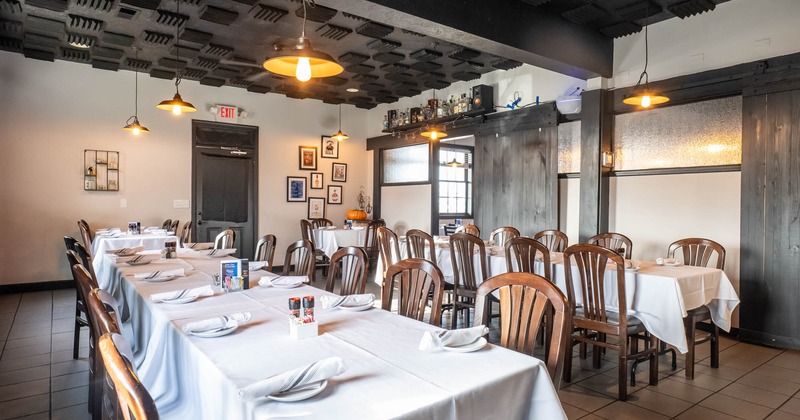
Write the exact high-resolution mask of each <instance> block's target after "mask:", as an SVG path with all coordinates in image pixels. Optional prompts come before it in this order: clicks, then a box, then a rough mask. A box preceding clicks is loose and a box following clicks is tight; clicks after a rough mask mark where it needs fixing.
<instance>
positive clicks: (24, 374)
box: [0, 365, 50, 386]
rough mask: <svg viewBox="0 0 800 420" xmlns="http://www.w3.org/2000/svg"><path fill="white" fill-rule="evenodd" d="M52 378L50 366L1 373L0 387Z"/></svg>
mask: <svg viewBox="0 0 800 420" xmlns="http://www.w3.org/2000/svg"><path fill="white" fill-rule="evenodd" d="M49 377H50V365H44V366H36V367H32V368H26V369H18V370H12V371H9V372H2V373H0V386H3V385H10V384H18V383H22V382H29V381H33V380H37V379H44V378H49Z"/></svg>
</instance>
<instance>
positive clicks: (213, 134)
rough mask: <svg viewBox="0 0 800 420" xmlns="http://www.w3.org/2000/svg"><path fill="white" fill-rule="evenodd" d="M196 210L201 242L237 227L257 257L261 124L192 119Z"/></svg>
mask: <svg viewBox="0 0 800 420" xmlns="http://www.w3.org/2000/svg"><path fill="white" fill-rule="evenodd" d="M192 146H193V151H192V214H194V230H193V232H194V236H195V240H196V241H198V242H212V241H214V238H216V236H217V234H219V233H220V232H222V231H223V230H225V229H232V230H233V231H234V232H235V234H236V249H237V251H236V254H235V255H236V256H238V257H240V258H252V257H253V252H254V248H255V242H256V233H257V232H256V231H257V229H258V127H251V126H244V125H238V124H223V123H216V122H209V121H197V120H193V121H192Z"/></svg>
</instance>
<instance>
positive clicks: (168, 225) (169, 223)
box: [161, 219, 172, 230]
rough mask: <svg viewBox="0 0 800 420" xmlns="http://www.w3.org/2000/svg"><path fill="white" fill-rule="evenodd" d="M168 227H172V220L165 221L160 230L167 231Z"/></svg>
mask: <svg viewBox="0 0 800 420" xmlns="http://www.w3.org/2000/svg"><path fill="white" fill-rule="evenodd" d="M170 226H172V219H167V220H164V223H162V224H161V229H164V230H169V228H170Z"/></svg>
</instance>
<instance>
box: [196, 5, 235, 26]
mask: <svg viewBox="0 0 800 420" xmlns="http://www.w3.org/2000/svg"><path fill="white" fill-rule="evenodd" d="M238 18H239V13H237V12H235V11H233V10H225V9H220V8H219V7H214V6H206V8H205V10H203V11H202V12H201V13H200V19H202V20H205V21H206V22H212V23H216V24H219V25H225V26H228V25H230V24H231V23H233V22H236V19H238Z"/></svg>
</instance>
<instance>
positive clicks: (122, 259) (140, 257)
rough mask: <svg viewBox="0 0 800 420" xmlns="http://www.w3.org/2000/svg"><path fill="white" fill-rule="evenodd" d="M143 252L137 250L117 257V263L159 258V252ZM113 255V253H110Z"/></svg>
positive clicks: (139, 261) (142, 261)
mask: <svg viewBox="0 0 800 420" xmlns="http://www.w3.org/2000/svg"><path fill="white" fill-rule="evenodd" d="M144 252H146V251H143V252H139V253H137V254H136V255H130V256H127V257H117V263H118V264H119V263H144V262H145V261H155V260H158V259H161V253H158V254H145V253H144ZM111 255H113V254H111Z"/></svg>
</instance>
